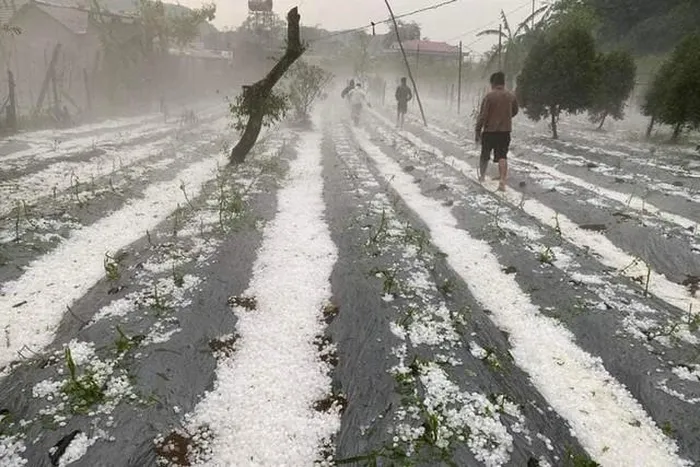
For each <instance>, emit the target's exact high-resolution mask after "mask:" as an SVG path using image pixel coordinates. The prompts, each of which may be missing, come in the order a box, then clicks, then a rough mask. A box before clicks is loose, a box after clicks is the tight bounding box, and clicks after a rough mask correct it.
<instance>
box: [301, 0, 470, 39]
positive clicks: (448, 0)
mask: <svg viewBox="0 0 700 467" xmlns="http://www.w3.org/2000/svg"><path fill="white" fill-rule="evenodd" d="M458 1H459V0H445V1H443V2H440V3H436V4H433V5H429V6H427V7H424V8H419V9H417V10H413V11H409V12H408V13H403V14H400V15H397V16H395V19H396V20H399V19H402V18H407V17H409V16H413V15H417V14H418V13H423V12H426V11H430V10H437V9H438V8H442V7H444V6H447V5H450V4H452V3H456V2H458ZM391 22H392V19H391V18H387V19H385V20H383V21H377V22H374V21H371V22H370V24H368V25H366V26H359V27H356V28H353V29H347V30H345V31H338V32H334V33H331V34H326V35H325V36H321V37H319V38H317V39H314V40H312V41H310V43H311V44H313V43H315V42H319V41H322V40H325V39H329V38H331V37H337V36H342V35H345V34H353V33H356V32H360V31H364V30H365V29H369V28H373V27H376V26H379V25H381V24H387V23H391Z"/></svg>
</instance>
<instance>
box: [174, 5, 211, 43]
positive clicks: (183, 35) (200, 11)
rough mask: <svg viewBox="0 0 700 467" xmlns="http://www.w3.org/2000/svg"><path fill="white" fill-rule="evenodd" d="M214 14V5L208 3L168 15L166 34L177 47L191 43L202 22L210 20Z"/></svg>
mask: <svg viewBox="0 0 700 467" xmlns="http://www.w3.org/2000/svg"><path fill="white" fill-rule="evenodd" d="M215 16H216V5H215V4H213V3H208V4H205V5H203V6H202V7H201V8H195V9H189V10H186V11H183V12H182V13H179V14H170V15H168V21H167V24H168V35H169V36H170V37H171V38H172V39H173V40H174V41H175V44H176V45H177V46H178V47H185V46H186V45H188V44H190V43H192V41H194V40H195V39H196V38H197V35H198V34H199V27H200V26H201V25H202V23H205V22H207V21H212V20H213V19H214V17H215Z"/></svg>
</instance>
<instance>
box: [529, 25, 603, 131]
mask: <svg viewBox="0 0 700 467" xmlns="http://www.w3.org/2000/svg"><path fill="white" fill-rule="evenodd" d="M572 24H573V26H570V27H559V26H555V27H553V28H551V29H550V30H549V31H548V32H547V34H545V35H543V36H542V37H541V38H540V39H539V40H538V42H537V43H536V44H535V46H534V47H533V48H532V51H531V52H530V54H529V55H528V57H527V59H526V60H525V65H524V67H523V70H522V73H521V74H520V76H518V88H517V92H518V100H519V101H520V104H521V105H522V106H523V107H524V108H525V113H526V114H527V116H528V117H530V118H531V119H533V120H535V121H539V120H541V119H542V118H546V117H551V119H552V132H553V136H554V137H555V138H556V137H557V129H556V123H557V120H558V119H559V115H560V114H561V113H562V112H568V113H579V112H582V111H584V110H586V109H587V108H588V107H589V105H590V104H591V101H592V99H593V95H594V91H595V88H596V83H597V73H596V51H595V42H594V40H593V36H592V35H591V33H590V32H589V31H588V30H587V29H586V28H584V27H582V26H580V25H577V24H576V23H572Z"/></svg>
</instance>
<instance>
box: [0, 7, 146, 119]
mask: <svg viewBox="0 0 700 467" xmlns="http://www.w3.org/2000/svg"><path fill="white" fill-rule="evenodd" d="M0 21H3V22H5V23H6V24H10V25H12V26H16V27H18V28H19V29H20V30H21V33H20V34H18V35H6V36H5V37H4V38H3V45H4V47H3V50H2V52H1V53H2V56H1V57H0V59H1V60H2V63H3V65H4V67H5V68H6V69H10V70H12V71H13V73H14V75H15V81H16V82H17V107H18V110H19V111H20V113H22V114H28V113H29V112H30V111H31V110H33V109H34V107H35V106H36V104H37V101H38V99H39V96H40V93H41V90H42V86H43V85H44V82H45V78H46V76H47V71H48V69H49V64H50V62H51V58H52V56H53V53H54V50H56V48H57V46H58V45H59V44H60V48H59V49H58V55H57V61H56V67H55V72H56V82H57V87H56V88H57V91H58V93H59V100H60V101H61V102H62V103H63V104H64V105H67V106H68V108H69V109H70V110H71V111H76V110H78V109H80V110H83V109H84V108H85V106H86V101H87V89H86V85H85V74H86V73H87V74H88V75H92V74H93V73H94V71H95V69H96V67H97V65H98V62H99V60H100V51H101V50H102V42H101V37H100V34H101V30H103V29H104V28H105V26H104V25H105V24H107V25H109V30H110V39H111V40H113V41H127V40H129V39H133V38H134V37H135V36H138V31H137V30H136V29H135V26H134V25H133V24H131V25H130V27H129V23H133V18H130V17H126V16H123V15H116V14H112V13H108V12H101V14H100V18H99V20H98V19H97V18H96V15H95V14H94V13H93V12H91V11H90V10H89V9H88V8H86V7H85V6H84V5H81V4H80V3H77V2H75V1H71V0H50V1H43V0H14V1H13V2H11V3H9V2H3V3H0ZM122 24H125V25H126V29H124V28H120V26H121V25H122ZM101 28H102V29H101ZM52 92H53V89H52V86H49V87H48V89H46V93H45V97H44V102H43V107H46V106H47V105H48V104H50V103H51V102H53V98H54V96H53V94H52Z"/></svg>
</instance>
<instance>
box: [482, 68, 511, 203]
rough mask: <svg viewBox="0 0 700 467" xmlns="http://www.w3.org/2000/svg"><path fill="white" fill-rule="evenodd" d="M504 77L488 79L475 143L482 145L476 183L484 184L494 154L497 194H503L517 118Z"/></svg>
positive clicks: (493, 76) (495, 76)
mask: <svg viewBox="0 0 700 467" xmlns="http://www.w3.org/2000/svg"><path fill="white" fill-rule="evenodd" d="M505 85H506V76H505V74H504V73H503V72H502V71H499V72H497V73H494V74H492V75H491V91H490V92H489V93H488V94H486V96H485V97H484V100H483V101H482V102H481V111H480V112H479V118H478V119H477V121H476V142H477V144H478V143H481V161H480V164H479V168H480V172H479V181H481V182H483V181H484V180H486V169H488V166H489V158H490V157H491V152H492V151H493V153H494V156H493V160H494V162H497V163H498V172H499V175H500V183H499V184H498V190H499V191H506V180H507V178H508V160H507V157H508V149H509V148H510V132H511V131H512V129H513V123H512V122H513V117H515V116H516V115H518V101H517V99H516V98H515V94H513V93H512V92H510V91H507V90H506V89H505Z"/></svg>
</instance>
